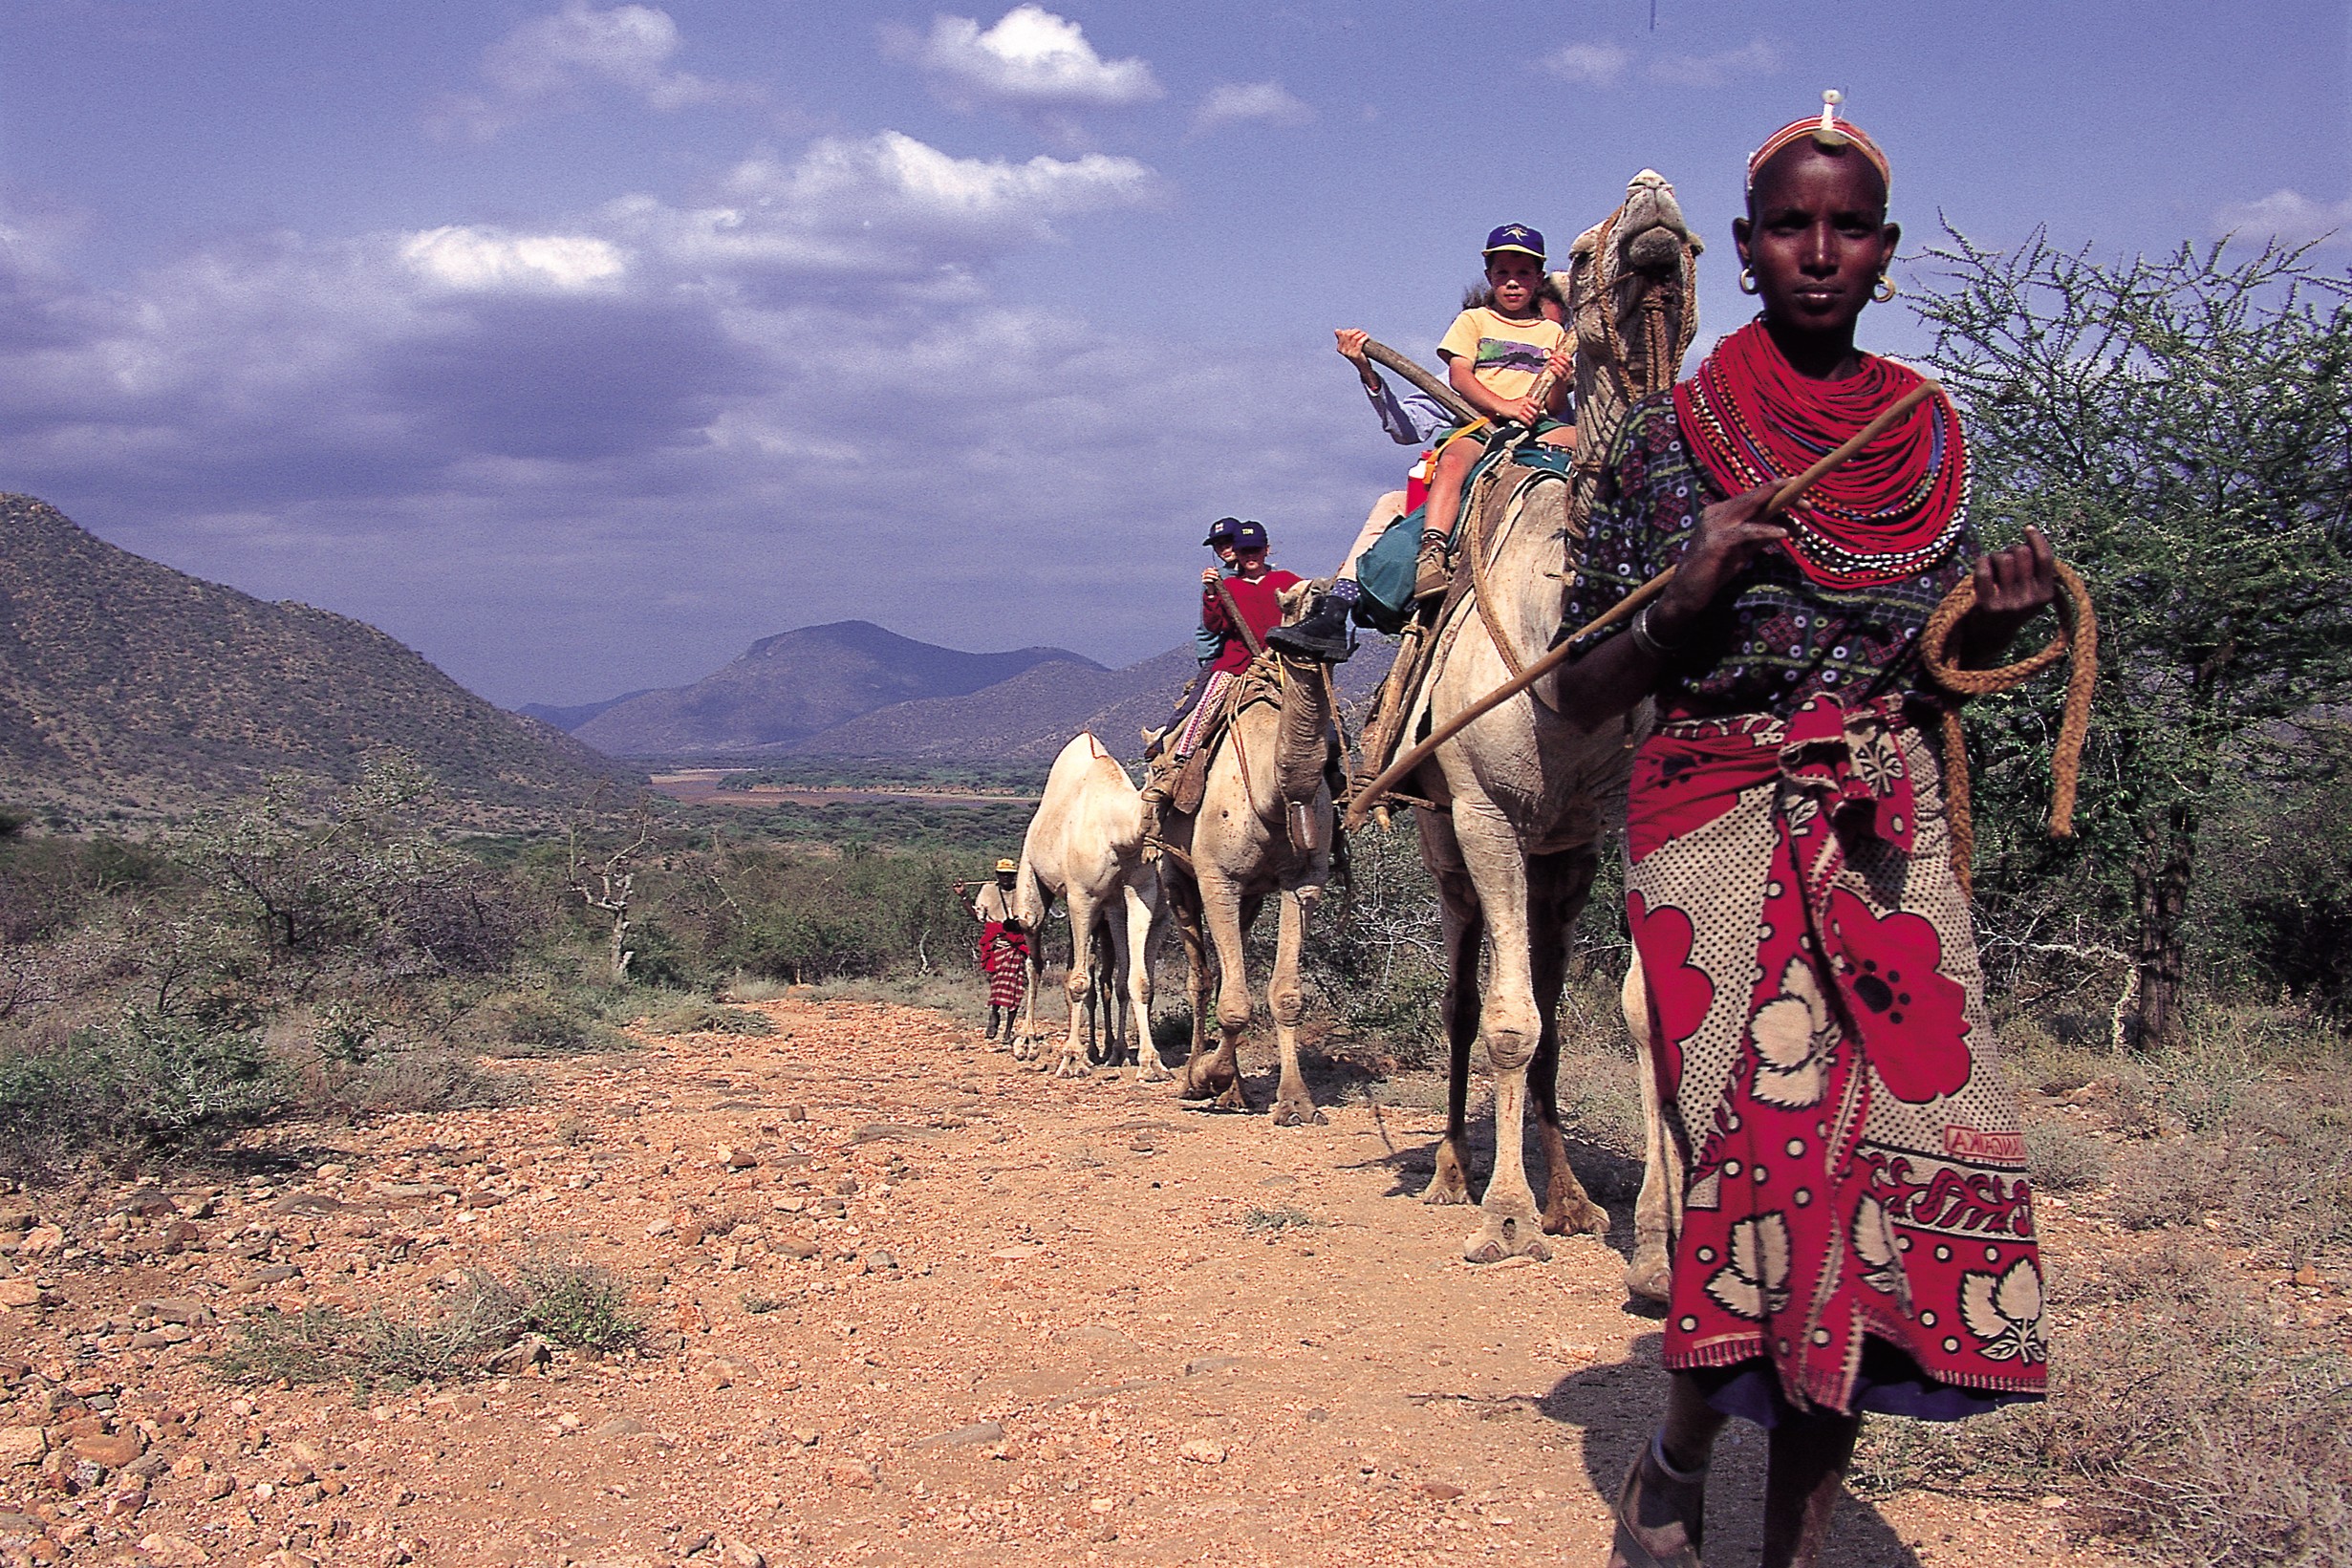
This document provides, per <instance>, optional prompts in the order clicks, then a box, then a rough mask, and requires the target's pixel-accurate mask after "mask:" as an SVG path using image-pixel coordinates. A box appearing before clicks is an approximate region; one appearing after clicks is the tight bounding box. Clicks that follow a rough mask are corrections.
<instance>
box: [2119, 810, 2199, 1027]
mask: <svg viewBox="0 0 2352 1568" xmlns="http://www.w3.org/2000/svg"><path fill="white" fill-rule="evenodd" d="M2195 850H2196V814H2195V810H2194V808H2193V807H2192V806H2190V805H2189V804H2188V803H2186V802H2175V803H2174V804H2173V805H2171V806H2169V808H2167V810H2166V811H2165V813H2164V815H2163V817H2162V818H2160V819H2159V820H2158V821H2156V822H2154V823H2151V824H2150V825H2149V827H2148V830H2147V838H2146V840H2145V841H2144V844H2143V847H2142V848H2141V852H2140V855H2139V858H2138V859H2136V860H2135V861H2134V862H2133V863H2132V868H2131V891H2132V904H2133V909H2134V911H2135V913H2137V915H2138V923H2139V930H2138V932H2137V934H2136V936H2135V938H2134V941H2133V944H2132V962H2133V965H2134V967H2135V968H2136V969H2137V970H2138V971H2139V976H2140V1016H2139V1020H2138V1021H2137V1023H2136V1025H2135V1026H2134V1028H2133V1029H2132V1031H2131V1043H2132V1046H2133V1048H2134V1049H2136V1050H2140V1051H2158V1050H2163V1049H2166V1048H2168V1047H2170V1046H2173V1045H2178V1044H2181V1043H2183V1042H2185V1041H2186V1039H2187V1037H2188V1028H2187V1023H2186V1021H2185V1020H2184V1019H2183V1017H2182V1014H2181V1001H2182V991H2183V987H2184V983H2185V974H2186V971H2187V968H2188V943H2187V937H2186V934H2185V932H2184V930H2183V928H2184V926H2185V924H2186V918H2187V915H2188V911H2189V878H2190V867H2191V864H2192V861H2193V857H2194V854H2195Z"/></svg>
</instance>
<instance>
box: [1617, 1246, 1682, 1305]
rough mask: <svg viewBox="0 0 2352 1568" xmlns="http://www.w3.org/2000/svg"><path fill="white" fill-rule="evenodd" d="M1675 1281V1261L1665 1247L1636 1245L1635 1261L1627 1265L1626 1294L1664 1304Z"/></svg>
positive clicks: (1634, 1251) (1634, 1250)
mask: <svg viewBox="0 0 2352 1568" xmlns="http://www.w3.org/2000/svg"><path fill="white" fill-rule="evenodd" d="M1673 1282H1674V1270H1673V1261H1672V1259H1671V1258H1670V1257H1667V1255H1666V1250H1665V1249H1664V1248H1663V1247H1635V1248H1634V1249H1633V1261H1632V1262H1630V1263H1629V1264H1627V1265H1626V1271H1625V1288H1626V1294H1627V1295H1629V1296H1631V1297H1634V1298H1635V1299H1636V1300H1644V1301H1655V1302H1656V1303H1657V1304H1658V1305H1660V1306H1664V1305H1665V1304H1666V1302H1667V1300H1668V1292H1669V1287H1671V1286H1672V1284H1673Z"/></svg>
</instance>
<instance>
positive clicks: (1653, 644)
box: [1626, 604, 1682, 663]
mask: <svg viewBox="0 0 2352 1568" xmlns="http://www.w3.org/2000/svg"><path fill="white" fill-rule="evenodd" d="M1655 608H1656V606H1654V605H1647V604H1646V605H1644V606H1642V608H1641V613H1639V614H1637V615H1635V616H1634V617H1633V624H1632V625H1630V626H1629V627H1627V628H1626V634H1627V635H1628V636H1630V637H1631V638H1632V639H1633V646H1634V647H1636V648H1638V649H1640V650H1641V651H1642V652H1643V653H1645V654H1648V655H1650V656H1651V658H1654V659H1657V660H1659V661H1660V662H1661V663H1663V662H1665V661H1667V660H1669V659H1671V658H1672V657H1673V655H1675V654H1676V653H1677V652H1678V651H1680V649H1681V648H1682V644H1681V643H1678V642H1675V643H1667V642H1660V641H1659V640H1658V637H1657V634H1655V633H1653V632H1651V630H1650V612H1651V610H1653V609H1655Z"/></svg>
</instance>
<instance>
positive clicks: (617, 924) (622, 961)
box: [606, 910, 637, 985]
mask: <svg viewBox="0 0 2352 1568" xmlns="http://www.w3.org/2000/svg"><path fill="white" fill-rule="evenodd" d="M628 937H629V915H628V912H627V911H625V910H615V911H614V912H613V940H612V943H611V945H610V946H609V947H608V948H607V949H606V956H607V957H609V958H610V959H611V960H612V963H613V983H614V984H615V985H619V984H621V983H623V982H624V981H626V980H627V979H628V978H629V960H630V959H632V958H634V957H636V956H637V955H636V954H634V953H632V952H630V951H629V950H628V948H627V947H625V946H623V945H622V944H623V943H625V942H626V941H627V940H628Z"/></svg>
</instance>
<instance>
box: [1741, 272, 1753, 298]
mask: <svg viewBox="0 0 2352 1568" xmlns="http://www.w3.org/2000/svg"><path fill="white" fill-rule="evenodd" d="M1739 291H1740V292H1741V293H1743V294H1752V293H1755V292H1756V273H1755V270H1754V269H1753V268H1746V267H1743V268H1740V269H1739Z"/></svg>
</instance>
